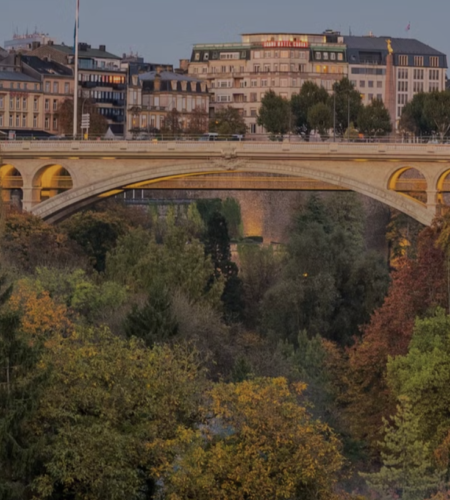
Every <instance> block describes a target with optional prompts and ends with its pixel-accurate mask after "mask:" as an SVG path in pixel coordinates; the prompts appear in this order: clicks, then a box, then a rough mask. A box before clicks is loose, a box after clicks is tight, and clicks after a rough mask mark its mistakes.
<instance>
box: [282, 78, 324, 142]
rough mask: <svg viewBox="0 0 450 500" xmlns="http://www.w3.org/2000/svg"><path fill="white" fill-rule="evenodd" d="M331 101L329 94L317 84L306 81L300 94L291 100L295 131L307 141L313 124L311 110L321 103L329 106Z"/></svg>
mask: <svg viewBox="0 0 450 500" xmlns="http://www.w3.org/2000/svg"><path fill="white" fill-rule="evenodd" d="M328 101H329V95H328V92H327V91H326V90H325V89H324V88H323V87H319V86H318V85H317V84H316V83H314V82H311V81H306V82H304V83H303V85H302V87H301V89H300V92H299V93H298V94H294V95H293V96H292V98H291V109H292V114H293V120H292V121H293V127H294V130H295V131H296V132H297V133H299V134H301V135H302V136H303V137H304V138H305V139H306V140H307V141H308V140H309V135H310V133H311V130H312V128H311V124H310V122H309V120H308V114H309V112H310V110H311V109H312V108H313V107H314V106H315V105H316V104H319V103H322V104H327V103H328Z"/></svg>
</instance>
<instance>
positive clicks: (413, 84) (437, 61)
mask: <svg viewBox="0 0 450 500" xmlns="http://www.w3.org/2000/svg"><path fill="white" fill-rule="evenodd" d="M389 40H390V46H391V49H392V51H393V54H392V55H393V67H394V71H393V75H391V77H392V78H393V80H394V86H395V96H392V97H393V99H394V101H395V111H393V113H394V114H395V116H392V117H391V118H392V121H393V123H396V122H397V123H398V120H399V118H400V116H401V114H402V109H403V106H404V105H405V104H406V103H407V102H408V101H410V100H411V99H412V98H413V96H414V94H417V93H418V92H431V91H433V90H445V83H446V72H447V57H446V56H445V54H443V53H442V52H439V51H438V50H436V49H433V48H431V47H429V46H428V45H426V44H424V43H422V42H420V41H418V40H415V39H410V38H389V37H375V36H373V35H369V36H346V37H344V42H345V44H346V45H347V58H348V64H349V70H348V72H349V79H350V80H351V81H352V83H353V84H354V85H355V87H356V89H357V90H358V91H359V92H360V93H361V95H362V97H363V102H364V104H367V103H369V102H370V101H371V100H372V99H374V98H378V99H383V100H385V99H386V88H385V84H386V71H387V56H388V53H389V50H388V41H389Z"/></svg>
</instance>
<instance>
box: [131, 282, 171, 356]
mask: <svg viewBox="0 0 450 500" xmlns="http://www.w3.org/2000/svg"><path fill="white" fill-rule="evenodd" d="M124 330H125V334H126V335H127V337H128V338H131V337H136V338H139V339H142V340H143V341H144V342H145V344H146V345H147V346H148V347H153V345H154V344H155V343H160V342H164V341H167V340H170V339H171V338H173V337H175V335H176V334H177V333H178V322H177V321H176V319H175V318H174V316H173V312H172V301H171V297H170V294H169V292H168V291H167V290H166V289H165V288H164V287H163V286H161V285H159V286H158V285H156V284H154V285H153V286H152V287H151V290H150V292H149V295H148V298H147V301H146V302H145V304H144V305H143V306H142V307H138V306H137V305H134V306H133V309H132V310H131V312H130V313H129V314H128V315H127V317H126V318H125V322H124Z"/></svg>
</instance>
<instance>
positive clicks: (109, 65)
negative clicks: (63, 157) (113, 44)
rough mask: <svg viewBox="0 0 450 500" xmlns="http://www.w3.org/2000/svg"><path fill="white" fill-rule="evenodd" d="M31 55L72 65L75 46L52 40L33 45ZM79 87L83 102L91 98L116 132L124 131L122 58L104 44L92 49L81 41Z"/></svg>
mask: <svg viewBox="0 0 450 500" xmlns="http://www.w3.org/2000/svg"><path fill="white" fill-rule="evenodd" d="M30 55H34V56H37V57H40V58H42V59H46V60H49V61H56V62H59V63H60V64H63V65H66V66H69V67H70V68H73V63H74V49H73V47H70V46H67V45H55V44H53V43H49V44H47V45H41V46H40V47H37V48H36V49H34V50H33V51H32V52H31V53H30ZM78 65H79V74H78V87H79V90H78V92H79V96H80V99H81V100H80V102H81V105H82V102H83V99H91V100H93V101H94V102H95V103H96V106H97V107H98V109H99V113H100V114H101V115H103V116H104V117H105V118H106V119H107V121H108V123H109V126H110V129H111V131H112V132H113V133H114V134H115V135H123V134H124V131H125V111H126V77H127V73H126V71H125V70H123V69H121V58H120V57H118V56H115V55H114V54H111V53H109V52H107V51H106V46H105V45H100V47H99V48H98V49H93V48H92V47H91V46H90V45H88V44H86V43H80V44H79V55H78Z"/></svg>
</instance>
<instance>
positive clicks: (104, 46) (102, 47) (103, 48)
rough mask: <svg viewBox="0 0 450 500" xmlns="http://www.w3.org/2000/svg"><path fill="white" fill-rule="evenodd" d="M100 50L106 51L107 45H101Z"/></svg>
mask: <svg viewBox="0 0 450 500" xmlns="http://www.w3.org/2000/svg"><path fill="white" fill-rule="evenodd" d="M98 50H99V51H100V52H106V45H99V47H98Z"/></svg>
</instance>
